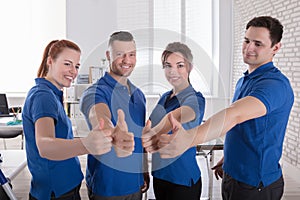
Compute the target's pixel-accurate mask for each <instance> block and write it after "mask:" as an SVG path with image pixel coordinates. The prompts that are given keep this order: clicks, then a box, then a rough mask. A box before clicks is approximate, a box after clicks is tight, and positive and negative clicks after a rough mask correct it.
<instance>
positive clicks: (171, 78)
mask: <svg viewBox="0 0 300 200" xmlns="http://www.w3.org/2000/svg"><path fill="white" fill-rule="evenodd" d="M168 79H169V80H172V81H177V80H179V79H180V77H178V76H172V77H168Z"/></svg>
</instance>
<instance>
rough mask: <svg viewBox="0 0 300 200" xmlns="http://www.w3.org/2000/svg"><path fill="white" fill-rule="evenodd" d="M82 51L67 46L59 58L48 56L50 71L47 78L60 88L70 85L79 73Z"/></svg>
mask: <svg viewBox="0 0 300 200" xmlns="http://www.w3.org/2000/svg"><path fill="white" fill-rule="evenodd" d="M79 61H80V52H78V51H76V50H73V49H70V48H65V49H64V50H63V51H62V52H61V53H60V54H59V55H58V56H57V58H55V59H53V58H52V57H50V56H49V57H48V59H47V64H48V66H49V71H48V73H47V75H46V77H45V78H46V79H47V80H49V81H50V82H51V83H53V84H54V85H55V86H56V87H57V88H58V89H62V88H63V87H70V86H71V83H72V81H73V80H74V79H75V78H76V77H77V75H78V69H79V66H80V63H79Z"/></svg>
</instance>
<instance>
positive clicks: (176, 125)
mask: <svg viewBox="0 0 300 200" xmlns="http://www.w3.org/2000/svg"><path fill="white" fill-rule="evenodd" d="M168 119H169V121H170V124H171V126H172V132H175V131H177V130H178V129H179V128H180V127H181V123H179V122H178V121H177V120H176V119H175V118H174V116H173V114H172V113H170V114H169V115H168Z"/></svg>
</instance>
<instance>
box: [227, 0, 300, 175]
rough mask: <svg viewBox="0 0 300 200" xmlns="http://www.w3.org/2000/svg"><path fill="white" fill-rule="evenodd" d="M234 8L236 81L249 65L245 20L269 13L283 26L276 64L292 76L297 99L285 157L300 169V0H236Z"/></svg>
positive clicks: (288, 129) (289, 128)
mask: <svg viewBox="0 0 300 200" xmlns="http://www.w3.org/2000/svg"><path fill="white" fill-rule="evenodd" d="M233 10H234V14H233V27H234V28H233V32H234V37H233V54H234V55H233V66H234V67H233V70H232V72H233V74H232V79H233V80H232V83H233V84H235V83H236V81H237V80H238V78H240V77H241V76H242V73H243V72H244V71H245V70H246V69H247V66H246V65H245V64H244V63H243V60H242V53H241V52H242V50H241V45H242V42H243V37H244V32H245V26H246V23H247V22H248V21H249V20H250V19H252V18H253V17H255V16H260V15H270V16H273V17H276V18H278V19H279V20H280V21H281V23H282V24H283V26H284V34H283V39H282V44H283V46H282V48H281V49H280V51H279V53H278V54H277V55H276V56H275V58H274V64H275V65H276V66H277V67H278V68H279V69H280V70H281V71H282V72H283V73H284V74H285V75H286V76H287V77H288V78H289V79H290V82H291V84H292V87H293V89H294V94H295V103H294V106H293V108H292V112H291V115H290V120H289V124H288V128H287V132H286V137H285V141H284V150H283V160H284V161H285V162H287V163H289V164H291V165H292V166H295V167H296V168H297V169H299V170H300V133H299V126H300V1H299V0H248V1H245V0H233ZM233 88H235V85H233Z"/></svg>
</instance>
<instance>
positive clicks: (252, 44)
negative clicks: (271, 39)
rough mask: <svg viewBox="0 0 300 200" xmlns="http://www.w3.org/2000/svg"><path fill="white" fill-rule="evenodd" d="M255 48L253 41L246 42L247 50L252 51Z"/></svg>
mask: <svg viewBox="0 0 300 200" xmlns="http://www.w3.org/2000/svg"><path fill="white" fill-rule="evenodd" d="M254 48H255V43H254V42H249V43H248V44H246V49H247V50H248V51H252V50H253V49H254Z"/></svg>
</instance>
